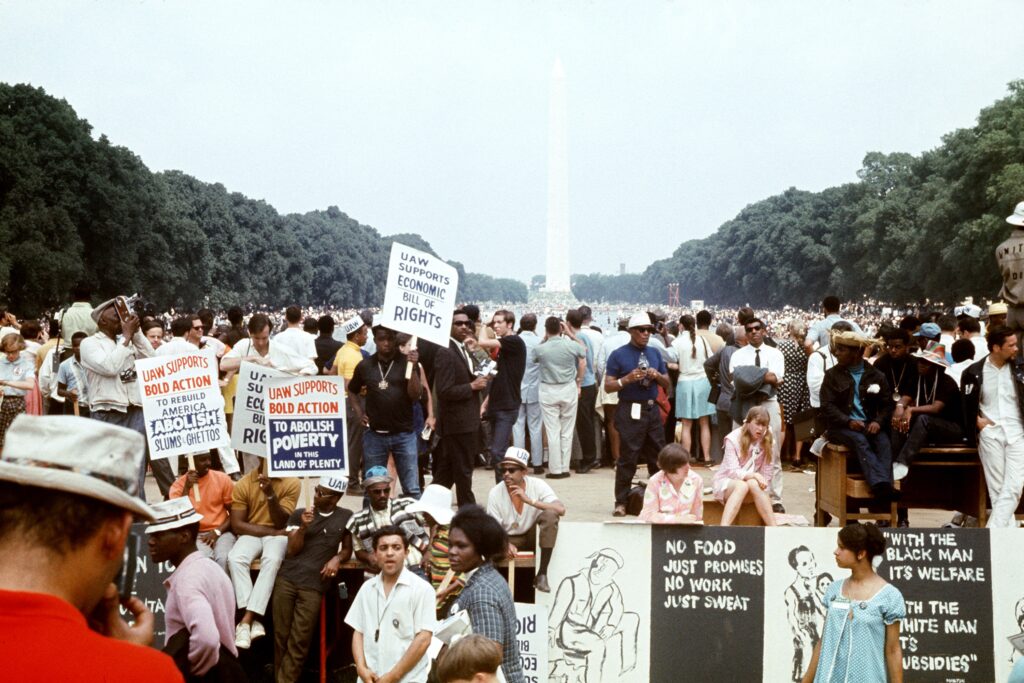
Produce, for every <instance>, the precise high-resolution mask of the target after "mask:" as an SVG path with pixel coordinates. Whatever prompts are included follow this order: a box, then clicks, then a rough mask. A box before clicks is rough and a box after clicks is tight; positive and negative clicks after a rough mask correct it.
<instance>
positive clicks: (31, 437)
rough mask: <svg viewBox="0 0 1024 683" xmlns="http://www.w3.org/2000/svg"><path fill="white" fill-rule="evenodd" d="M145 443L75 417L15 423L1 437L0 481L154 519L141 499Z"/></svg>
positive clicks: (31, 417)
mask: <svg viewBox="0 0 1024 683" xmlns="http://www.w3.org/2000/svg"><path fill="white" fill-rule="evenodd" d="M145 453H146V442H145V440H144V439H143V438H142V435H141V434H139V433H138V432H136V431H134V430H131V429H125V428H124V427H116V426H114V425H111V424H108V423H106V422H100V421H99V420H92V419H89V418H85V417H75V416H73V415H46V416H41V415H26V414H21V415H18V416H17V417H16V418H14V421H13V422H12V423H11V426H10V428H8V430H7V434H6V436H5V438H4V449H3V454H2V456H0V479H2V480H5V481H13V482H15V483H17V484H21V485H22V486H37V487H39V488H44V489H53V490H58V491H66V492H68V493H71V494H74V495H78V496H85V497H87V498H94V499H96V500H101V501H103V502H105V503H110V504H111V505H114V506H116V507H119V508H123V509H125V510H128V511H129V512H132V513H134V514H136V515H140V516H142V517H144V518H146V519H153V518H154V517H155V513H154V512H153V508H151V507H150V506H149V505H147V504H146V503H145V502H143V501H142V500H141V499H140V498H139V497H138V494H139V471H140V470H141V468H142V466H143V463H144V458H145Z"/></svg>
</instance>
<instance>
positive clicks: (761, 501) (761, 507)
mask: <svg viewBox="0 0 1024 683" xmlns="http://www.w3.org/2000/svg"><path fill="white" fill-rule="evenodd" d="M771 452H772V433H771V430H770V429H769V417H768V411H767V410H766V409H765V408H764V407H762V406H754V407H753V408H751V409H750V410H749V411H747V416H746V418H744V420H743V424H742V425H741V426H740V428H739V429H735V430H733V431H732V432H730V433H729V434H728V435H727V436H726V437H725V453H724V455H723V457H722V465H721V466H720V467H719V468H718V471H717V472H715V479H714V482H713V483H712V491H713V493H714V495H715V499H716V500H718V501H720V502H722V503H725V509H724V510H723V511H722V526H731V525H732V523H733V521H734V520H735V519H736V515H737V514H739V511H740V507H741V506H742V505H743V503H744V502H747V501H753V503H754V506H755V507H756V508H757V512H758V514H760V515H761V519H763V520H764V523H765V525H766V526H775V513H773V512H772V501H771V498H769V496H768V482H769V481H770V480H771V476H772V459H771Z"/></svg>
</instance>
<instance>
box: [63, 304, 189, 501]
mask: <svg viewBox="0 0 1024 683" xmlns="http://www.w3.org/2000/svg"><path fill="white" fill-rule="evenodd" d="M92 318H93V320H95V321H96V326H97V327H98V328H99V332H97V333H96V334H94V335H92V336H91V337H87V338H85V339H83V340H82V346H81V356H82V361H81V362H82V367H83V368H84V369H85V384H86V386H87V387H89V409H90V414H89V417H91V418H92V419H94V420H99V421H100V422H106V423H108V424H113V425H117V426H118V427H127V428H128V429H133V430H135V431H136V432H138V433H139V434H141V435H142V438H143V440H145V438H146V421H145V418H144V417H143V415H142V396H141V394H140V392H139V382H138V375H137V373H136V372H135V359H136V358H150V357H152V356H153V355H154V351H153V347H152V346H151V345H150V343H149V340H148V339H146V337H145V335H143V334H142V332H140V331H139V316H137V315H135V314H134V313H132V312H131V311H129V310H128V306H127V303H126V302H125V300H124V298H123V297H117V298H116V299H109V300H108V301H104V302H103V303H102V304H100V305H99V306H97V307H96V308H94V309H93V311H92ZM118 333H120V334H121V338H120V340H119V339H118ZM146 456H147V457H146V459H148V456H149V450H148V447H147V449H146ZM150 466H151V467H152V468H153V476H154V477H155V478H156V484H157V486H158V487H160V494H161V495H162V496H163V497H164V498H165V499H166V498H167V494H168V492H169V491H170V490H171V484H173V483H174V471H173V470H172V469H171V463H170V461H168V460H167V459H159V460H151V461H150ZM145 482H146V462H145V459H144V460H143V462H142V464H141V467H140V468H139V473H138V483H139V485H138V491H139V496H140V497H141V498H142V499H143V500H145V499H146V491H145Z"/></svg>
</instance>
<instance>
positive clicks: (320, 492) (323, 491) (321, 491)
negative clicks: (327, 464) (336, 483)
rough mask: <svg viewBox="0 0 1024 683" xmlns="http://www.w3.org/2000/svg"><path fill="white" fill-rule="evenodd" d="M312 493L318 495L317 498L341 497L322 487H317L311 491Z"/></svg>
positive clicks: (335, 492)
mask: <svg viewBox="0 0 1024 683" xmlns="http://www.w3.org/2000/svg"><path fill="white" fill-rule="evenodd" d="M313 492H314V493H315V494H316V495H318V496H340V495H341V494H340V493H338V492H337V491H332V490H330V489H325V488H323V487H322V486H317V487H316V488H315V489H313Z"/></svg>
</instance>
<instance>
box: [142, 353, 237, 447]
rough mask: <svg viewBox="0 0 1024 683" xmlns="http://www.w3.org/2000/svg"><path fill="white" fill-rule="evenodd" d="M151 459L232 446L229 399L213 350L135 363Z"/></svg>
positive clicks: (160, 357) (146, 359)
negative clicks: (219, 378) (226, 411)
mask: <svg viewBox="0 0 1024 683" xmlns="http://www.w3.org/2000/svg"><path fill="white" fill-rule="evenodd" d="M135 368H136V370H138V373H139V379H140V380H141V381H142V384H141V385H140V387H139V388H140V389H141V391H142V412H143V415H144V416H145V419H146V436H147V438H148V439H149V455H150V457H151V458H154V459H159V458H170V457H172V456H175V455H182V454H185V453H196V452H198V451H206V450H209V449H211V448H219V447H221V446H227V445H228V443H229V439H228V425H227V421H226V420H225V419H224V398H223V396H221V393H220V385H219V384H218V383H217V361H216V358H214V356H213V355H212V354H207V353H198V352H197V353H192V354H186V355H183V356H158V357H156V358H144V359H140V360H138V361H136V362H135Z"/></svg>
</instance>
